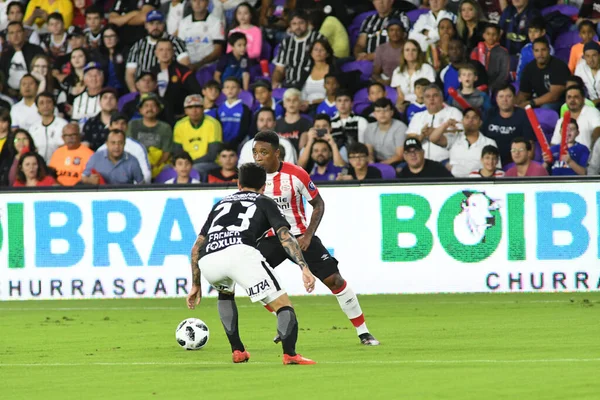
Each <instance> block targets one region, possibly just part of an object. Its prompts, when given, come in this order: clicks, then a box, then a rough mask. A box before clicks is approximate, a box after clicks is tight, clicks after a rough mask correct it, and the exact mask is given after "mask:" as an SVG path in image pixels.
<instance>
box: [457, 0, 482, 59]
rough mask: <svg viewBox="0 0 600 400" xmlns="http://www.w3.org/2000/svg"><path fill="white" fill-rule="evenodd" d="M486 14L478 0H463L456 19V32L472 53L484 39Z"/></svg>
mask: <svg viewBox="0 0 600 400" xmlns="http://www.w3.org/2000/svg"><path fill="white" fill-rule="evenodd" d="M485 27H486V23H485V16H484V15H483V11H482V10H481V6H480V5H479V3H478V2H477V1H476V0H462V1H461V2H460V10H459V12H458V18H457V19H456V32H457V34H458V37H459V38H460V39H461V40H462V42H463V43H464V44H465V47H466V48H467V52H468V53H470V52H471V51H472V50H473V49H474V48H475V47H476V46H477V44H478V43H479V42H482V41H483V32H484V31H485Z"/></svg>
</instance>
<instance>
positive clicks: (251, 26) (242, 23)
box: [227, 2, 262, 61]
mask: <svg viewBox="0 0 600 400" xmlns="http://www.w3.org/2000/svg"><path fill="white" fill-rule="evenodd" d="M234 15H235V17H234V19H233V23H232V24H231V29H230V30H229V36H231V35H232V34H234V33H236V32H239V33H243V34H244V35H245V36H246V40H247V44H246V48H247V51H248V57H249V58H250V59H251V60H254V61H257V60H258V59H259V58H260V53H261V51H262V31H261V30H260V28H259V27H258V26H256V25H255V21H254V19H255V16H254V9H253V8H252V6H251V5H250V4H249V3H247V2H243V3H240V4H239V5H238V6H237V7H236V9H235V12H234ZM231 46H232V45H231V44H229V45H228V46H227V53H229V52H231V51H232V50H233V48H232V47H231Z"/></svg>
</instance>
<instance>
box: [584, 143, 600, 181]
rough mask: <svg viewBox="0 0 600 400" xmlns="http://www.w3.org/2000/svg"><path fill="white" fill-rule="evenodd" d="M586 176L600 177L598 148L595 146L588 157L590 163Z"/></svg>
mask: <svg viewBox="0 0 600 400" xmlns="http://www.w3.org/2000/svg"><path fill="white" fill-rule="evenodd" d="M587 174H588V175H600V146H598V145H596V146H594V148H593V149H592V154H591V155H590V163H589V165H588V168H587Z"/></svg>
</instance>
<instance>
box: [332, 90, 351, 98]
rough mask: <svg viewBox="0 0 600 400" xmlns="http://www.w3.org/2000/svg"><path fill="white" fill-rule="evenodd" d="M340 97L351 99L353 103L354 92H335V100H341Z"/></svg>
mask: <svg viewBox="0 0 600 400" xmlns="http://www.w3.org/2000/svg"><path fill="white" fill-rule="evenodd" d="M340 97H349V98H350V101H352V92H351V91H349V90H348V89H338V90H336V92H335V98H336V99H339V98H340Z"/></svg>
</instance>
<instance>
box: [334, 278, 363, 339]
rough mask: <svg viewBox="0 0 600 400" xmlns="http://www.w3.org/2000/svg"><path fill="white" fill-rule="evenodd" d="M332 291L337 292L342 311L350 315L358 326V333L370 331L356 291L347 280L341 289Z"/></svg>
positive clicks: (355, 325)
mask: <svg viewBox="0 0 600 400" xmlns="http://www.w3.org/2000/svg"><path fill="white" fill-rule="evenodd" d="M331 292H332V293H333V294H335V297H336V298H337V300H338V303H340V307H341V308H342V311H343V312H344V313H345V314H346V315H347V316H348V319H349V320H350V322H352V325H354V327H355V328H356V332H357V334H359V335H361V334H363V333H367V332H369V330H368V329H367V324H366V323H365V316H364V315H363V312H362V310H361V308H360V303H359V302H358V298H357V297H356V295H355V294H354V291H353V290H352V289H351V288H350V287H349V286H348V285H347V282H346V281H344V285H343V286H342V287H341V289H339V290H335V291H333V290H332V291H331Z"/></svg>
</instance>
